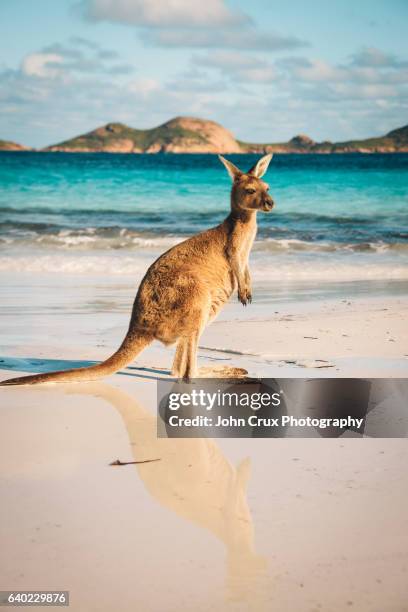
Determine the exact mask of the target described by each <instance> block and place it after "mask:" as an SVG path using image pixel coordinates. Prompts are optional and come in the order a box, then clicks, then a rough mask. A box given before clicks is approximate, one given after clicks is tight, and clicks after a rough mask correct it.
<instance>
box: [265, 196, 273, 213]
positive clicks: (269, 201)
mask: <svg viewBox="0 0 408 612" xmlns="http://www.w3.org/2000/svg"><path fill="white" fill-rule="evenodd" d="M274 206H275V202H274V201H273V200H272V198H271V197H269V196H268V197H267V198H265V200H264V202H263V207H262V209H263V210H264V211H265V212H270V211H271V210H272V208H273V207H274Z"/></svg>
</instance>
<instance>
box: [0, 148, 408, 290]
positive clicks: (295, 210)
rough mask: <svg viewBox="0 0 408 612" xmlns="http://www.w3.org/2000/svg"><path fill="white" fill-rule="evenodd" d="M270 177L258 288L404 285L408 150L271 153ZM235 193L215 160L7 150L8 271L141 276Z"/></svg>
mask: <svg viewBox="0 0 408 612" xmlns="http://www.w3.org/2000/svg"><path fill="white" fill-rule="evenodd" d="M227 157H229V158H230V159H231V160H232V161H233V162H234V163H235V164H236V165H238V166H239V167H240V168H242V169H244V170H245V169H248V168H249V167H251V166H252V165H253V163H254V161H255V160H256V159H257V157H258V156H256V155H230V156H227ZM265 180H267V181H268V182H269V184H270V191H271V194H272V196H273V197H274V199H275V201H276V204H277V205H276V208H275V210H274V211H273V212H272V213H271V214H269V215H265V214H259V215H258V217H259V233H258V239H257V242H256V244H255V248H254V252H253V257H252V261H253V265H252V268H253V274H254V278H255V281H256V282H258V284H262V283H263V284H267V283H268V282H273V283H276V282H277V281H278V282H279V281H280V282H282V283H284V282H291V281H297V282H309V283H310V282H313V283H315V284H317V285H319V284H321V283H340V282H353V281H360V282H362V281H364V282H368V281H372V282H373V283H374V285H373V287H374V286H375V283H377V284H378V283H380V284H381V283H382V284H384V283H386V284H387V283H388V284H389V283H390V282H395V283H397V284H398V283H399V286H400V287H402V286H403V287H405V286H406V283H405V281H408V154H405V155H404V154H394V155H380V154H378V155H360V154H348V155H275V157H274V159H273V160H272V162H271V165H270V169H269V171H268V173H267V175H266V176H265ZM229 188H230V180H229V177H228V175H227V173H226V172H225V169H224V167H223V166H222V165H221V164H220V162H219V160H218V159H217V157H216V156H214V155H171V154H168V155H164V154H158V155H113V154H64V153H57V154H55V153H54V154H53V153H31V152H24V153H20V152H19V153H14V152H3V153H0V271H8V270H9V271H16V272H18V271H30V272H32V273H35V272H70V273H75V274H81V273H89V272H94V273H106V274H109V273H116V274H117V273H126V274H133V273H138V274H140V273H141V272H142V270H144V269H145V266H146V264H147V263H148V262H149V261H150V260H151V259H152V257H153V256H156V255H157V254H158V253H160V252H162V251H164V250H165V249H166V248H168V247H169V246H171V245H172V244H175V243H176V242H177V241H179V240H181V239H184V238H185V237H188V236H190V235H191V234H193V233H195V232H199V231H201V230H203V229H206V228H208V227H211V226H213V225H216V224H217V223H219V222H220V221H221V220H222V219H223V218H224V217H225V216H226V214H227V213H228V209H229ZM401 283H402V284H401ZM387 286H388V285H387Z"/></svg>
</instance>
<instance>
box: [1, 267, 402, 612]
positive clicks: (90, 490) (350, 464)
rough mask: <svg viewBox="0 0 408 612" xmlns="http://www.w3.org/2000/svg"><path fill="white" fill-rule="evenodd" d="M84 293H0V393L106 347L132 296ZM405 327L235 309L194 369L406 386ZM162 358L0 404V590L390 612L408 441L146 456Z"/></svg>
mask: <svg viewBox="0 0 408 612" xmlns="http://www.w3.org/2000/svg"><path fill="white" fill-rule="evenodd" d="M86 280H87V282H86V283H85V279H84V282H83V283H82V284H81V283H80V282H79V281H78V280H77V281H75V282H74V281H72V283H71V284H70V283H69V282H68V284H66V285H65V287H66V288H65V290H64V291H63V290H60V289H59V285H58V282H59V281H58V279H56V278H55V277H54V279H53V278H43V279H41V282H39V281H38V279H36V281H35V282H36V284H35V283H34V281H33V282H32V283H31V286H30V285H29V296H30V300H27V299H24V300H22V299H21V298H22V297H24V296H25V298H27V284H26V283H25V282H23V280H21V281H20V282H19V281H18V279H16V280H15V282H14V283H12V284H10V285H9V287H10V289H9V291H8V293H7V294H5V299H4V300H3V302H2V307H1V308H2V320H3V322H4V328H3V334H2V336H3V347H2V352H1V359H2V360H3V361H2V362H0V365H1V366H2V369H1V378H7V377H10V376H11V375H12V374H17V373H20V372H21V373H25V372H33V371H40V370H47V369H56V368H58V367H63V366H64V365H65V366H66V367H71V366H73V365H74V364H78V365H81V364H82V363H83V361H94V360H98V359H102V358H104V357H105V356H107V354H109V353H110V351H111V350H113V349H114V348H116V346H117V345H118V343H119V341H120V339H121V336H122V333H123V330H124V329H125V328H126V324H127V320H128V311H129V305H130V302H131V300H132V297H133V296H132V293H131V292H130V291H129V287H128V284H126V282H124V281H123V283H122V284H121V283H120V282H118V281H117V280H116V281H115V282H116V283H117V284H116V285H115V284H113V283H110V282H108V281H107V280H104V281H102V280H100V279H96V280H95V282H89V279H86ZM127 282H128V283H129V282H130V281H127ZM385 309H387V310H385ZM275 311H278V312H275ZM406 313H407V301H406V299H405V298H403V297H398V298H393V299H391V298H388V299H383V298H381V299H379V300H368V299H366V300H359V301H354V300H351V304H348V303H347V302H346V303H343V302H341V300H338V301H336V300H332V301H327V302H325V303H324V304H322V303H307V304H306V303H302V304H292V306H290V305H283V304H282V305H280V306H278V307H276V305H275V304H274V305H273V307H272V306H271V305H267V304H266V305H265V304H263V305H262V306H259V308H257V307H256V305H254V308H253V309H249V308H248V309H246V310H244V309H243V308H242V307H238V305H235V304H233V305H231V306H230V307H229V308H228V309H226V310H225V311H224V313H223V315H222V317H220V320H219V321H218V322H216V323H214V324H213V326H212V327H210V328H209V329H208V330H207V332H206V333H205V335H204V336H203V339H202V342H201V344H202V346H204V347H207V348H205V349H204V348H202V349H201V350H200V363H201V365H206V366H208V365H209V364H210V365H211V364H212V365H215V366H222V365H237V366H240V367H246V368H247V369H248V370H249V372H250V373H251V374H261V375H262V374H263V375H265V373H267V374H268V375H269V376H277V377H284V376H301V377H305V376H307V377H311V376H319V377H321V376H325V375H326V376H332V375H334V374H336V375H340V376H341V375H348V373H349V372H351V371H353V372H354V376H376V373H378V372H381V373H385V375H386V376H394V377H398V376H406V373H407V371H406V364H408V360H407V359H406V358H405V356H404V352H406V346H407V343H406V325H405V322H406ZM324 330H326V331H324ZM387 332H389V333H387ZM343 334H346V335H345V336H343ZM305 336H312V337H317V340H314V339H311V338H307V337H305ZM388 336H390V337H391V339H392V340H393V341H389V342H388V341H387V337H388ZM348 349H351V350H348ZM246 353H249V354H246ZM171 359H172V349H165V348H163V347H160V346H159V345H152V347H150V348H149V349H148V350H147V351H146V352H145V353H143V354H142V355H141V356H140V357H139V358H138V359H137V360H136V362H135V363H134V364H132V365H131V366H130V367H128V368H127V369H126V370H124V371H123V372H121V373H118V374H116V375H114V376H112V377H109V378H108V379H106V381H104V382H101V383H83V384H76V385H53V386H43V387H36V388H24V387H21V388H4V389H0V406H1V409H0V455H1V460H0V499H1V505H0V519H1V520H0V540H1V552H0V555H1V568H2V569H1V578H0V581H1V586H0V588H1V589H24V590H29V589H48V590H57V589H64V590H70V593H71V609H72V610H75V612H76V611H85V610H86V611H94V610H95V611H98V612H100V611H102V612H105V611H106V612H108V611H111V610H112V611H113V610H121V611H125V612H126V611H127V610H129V611H130V610H135V609H137V610H141V611H143V612H144V611H145V610H146V611H150V610H152V611H156V610H166V612H172V611H173V610H174V611H176V610H177V611H180V610H198V611H201V610H202V611H204V610H217V611H218V610H220V611H221V610H265V611H266V610H274V609H275V610H296V611H303V610H304V611H311V610H316V611H317V610H330V611H337V610H339V611H340V610H347V609H357V610H359V611H367V612H368V611H377V610H378V611H379V610H387V611H389V610H392V611H398V612H399V611H401V612H402V611H403V610H405V609H406V602H407V596H408V589H407V586H406V585H407V582H408V581H407V577H408V546H407V543H408V542H407V537H406V532H407V527H408V524H407V516H408V513H407V510H408V482H407V476H406V465H407V459H408V446H407V444H406V440H403V439H387V440H384V439H369V438H364V439H363V438H359V439H354V437H353V436H352V434H345V435H343V436H342V437H341V438H338V439H325V440H324V439H296V440H293V439H244V440H242V439H241V440H239V439H238V440H227V439H218V440H215V441H213V440H201V439H195V440H191V439H190V440H177V439H174V440H158V439H157V437H156V420H155V411H156V380H157V378H159V377H166V376H168V368H169V366H170V364H171ZM319 359H322V360H326V361H327V362H329V363H330V365H331V364H333V365H334V368H330V367H324V368H320V367H317V365H319V366H320V365H322V362H319V361H318V362H317V364H316V361H317V360H319ZM61 360H62V362H61ZM306 360H309V361H310V362H311V363H309V364H304V363H303V364H302V365H301V364H300V362H301V361H302V362H304V361H306ZM288 361H293V363H288ZM11 370H12V372H11ZM116 459H119V460H121V461H123V462H127V461H145V460H150V459H159V461H154V462H151V463H144V464H141V465H126V466H111V465H110V463H111V462H113V461H115V460H116Z"/></svg>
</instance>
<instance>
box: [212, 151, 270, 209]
mask: <svg viewBox="0 0 408 612" xmlns="http://www.w3.org/2000/svg"><path fill="white" fill-rule="evenodd" d="M218 157H219V158H220V160H221V161H222V163H223V164H224V166H225V167H226V169H227V171H228V174H229V175H230V177H231V179H232V190H231V208H232V210H236V211H239V210H261V211H263V212H270V211H271V210H272V208H273V207H274V205H275V203H274V201H273V199H272V198H271V196H270V195H269V193H268V191H269V185H268V184H267V183H265V181H262V180H261V177H262V176H263V175H264V174H265V172H266V171H267V169H268V166H269V163H270V161H271V159H272V153H269V154H268V155H264V157H261V159H259V160H258V161H257V163H256V164H255V165H254V166H253V167H252V168H251V169H250V170H248V172H241V170H240V169H239V168H237V167H236V166H235V165H234V164H233V163H232V162H230V161H228V160H227V159H225V157H222V155H219V156H218Z"/></svg>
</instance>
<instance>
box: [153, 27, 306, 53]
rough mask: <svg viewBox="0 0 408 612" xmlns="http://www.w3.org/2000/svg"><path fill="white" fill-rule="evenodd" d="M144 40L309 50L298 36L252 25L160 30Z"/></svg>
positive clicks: (190, 45)
mask: <svg viewBox="0 0 408 612" xmlns="http://www.w3.org/2000/svg"><path fill="white" fill-rule="evenodd" d="M143 39H144V40H145V41H146V42H148V43H150V44H153V45H155V46H158V47H169V48H171V47H173V48H196V49H197V48H201V49H203V48H212V49H237V50H241V51H245V50H256V51H266V52H270V51H284V50H289V49H297V48H299V47H306V46H308V43H307V42H305V41H304V40H300V39H299V38H297V37H295V36H283V35H281V34H278V33H276V32H261V31H259V30H258V29H257V28H255V27H253V26H251V25H248V26H245V27H242V28H223V29H222V30H218V29H201V30H197V31H192V30H190V29H183V28H177V29H157V30H148V31H146V32H144V33H143Z"/></svg>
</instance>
